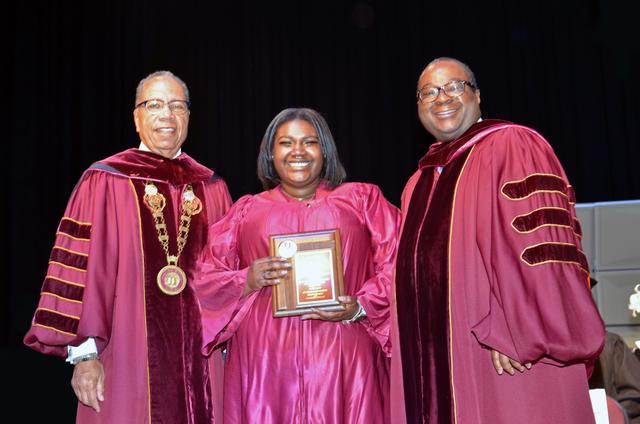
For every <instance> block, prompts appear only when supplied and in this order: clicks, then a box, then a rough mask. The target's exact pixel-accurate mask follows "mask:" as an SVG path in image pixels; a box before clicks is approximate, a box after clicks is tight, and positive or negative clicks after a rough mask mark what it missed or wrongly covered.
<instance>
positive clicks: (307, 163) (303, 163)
mask: <svg viewBox="0 0 640 424" xmlns="http://www.w3.org/2000/svg"><path fill="white" fill-rule="evenodd" d="M309 163H310V162H289V166H293V167H295V168H303V167H305V166H307V165H309Z"/></svg>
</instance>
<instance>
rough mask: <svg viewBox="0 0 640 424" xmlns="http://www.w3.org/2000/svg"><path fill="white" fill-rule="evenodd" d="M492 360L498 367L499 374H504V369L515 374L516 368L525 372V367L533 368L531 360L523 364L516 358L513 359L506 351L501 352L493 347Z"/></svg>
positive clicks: (495, 366) (496, 367) (494, 365)
mask: <svg viewBox="0 0 640 424" xmlns="http://www.w3.org/2000/svg"><path fill="white" fill-rule="evenodd" d="M491 361H492V362H493V367H494V368H495V369H496V372H497V373H498V375H502V373H503V372H504V371H506V372H507V373H508V374H509V375H514V374H515V373H516V371H515V370H518V371H520V372H524V371H525V369H527V370H528V369H531V362H527V363H526V364H524V366H523V365H522V364H521V363H520V362H518V361H516V360H515V359H511V358H509V357H508V356H507V355H505V354H504V353H500V352H498V351H497V350H493V349H491Z"/></svg>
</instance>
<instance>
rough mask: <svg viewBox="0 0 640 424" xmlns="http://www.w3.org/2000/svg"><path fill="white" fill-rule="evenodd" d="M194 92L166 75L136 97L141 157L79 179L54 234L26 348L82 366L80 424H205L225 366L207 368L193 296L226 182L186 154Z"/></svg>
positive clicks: (149, 81) (115, 161)
mask: <svg viewBox="0 0 640 424" xmlns="http://www.w3.org/2000/svg"><path fill="white" fill-rule="evenodd" d="M189 116H190V102H189V91H188V89H187V86H186V84H185V83H184V82H183V81H182V80H181V79H180V78H178V77H177V76H175V75H174V74H172V73H171V72H168V71H158V72H154V73H152V74H150V75H149V76H147V77H146V78H144V79H143V80H142V81H140V84H139V85H138V88H137V90H136V101H135V108H134V111H133V117H134V121H135V125H136V131H137V132H138V134H139V136H140V140H141V143H140V146H139V148H133V149H128V150H125V151H124V152H121V153H118V154H116V155H114V156H111V157H110V158H107V159H104V160H102V161H99V162H96V163H95V164H93V165H92V166H91V167H90V168H89V169H88V170H87V171H85V173H84V174H83V175H82V177H81V179H80V182H79V183H78V184H77V186H76V188H75V190H74V192H73V194H72V196H71V199H70V201H69V204H68V206H67V209H66V211H65V214H64V216H63V217H62V219H61V220H60V224H59V226H58V230H57V232H56V238H55V244H54V247H53V249H52V251H51V256H50V259H49V267H48V270H47V275H46V277H45V279H44V283H43V286H42V290H41V295H40V301H39V304H38V307H37V309H36V311H35V314H34V317H33V321H32V325H31V328H30V329H29V331H28V333H27V335H26V336H25V339H24V341H25V344H26V345H28V346H29V347H31V348H33V349H35V350H37V351H39V352H42V353H46V354H51V355H56V356H59V357H62V358H66V360H67V361H68V362H70V363H71V364H73V365H74V372H73V377H72V381H71V384H72V386H73V390H74V391H75V393H76V395H77V396H78V400H79V402H78V414H77V422H79V423H103V422H104V423H156V422H174V423H206V422H213V421H214V419H215V418H216V416H217V415H219V410H218V409H217V407H218V403H217V402H216V399H218V398H219V396H218V394H219V393H218V391H219V390H220V388H219V387H220V386H219V385H218V384H216V383H217V381H219V378H218V376H219V375H220V370H221V362H220V361H219V356H218V355H213V356H212V357H211V359H210V360H207V359H206V358H205V357H204V356H202V354H201V352H200V347H201V343H202V333H201V323H200V311H199V307H198V303H197V300H196V298H195V296H194V294H193V291H192V289H191V287H190V282H191V281H192V280H193V272H194V265H195V259H196V257H197V256H198V255H199V253H200V251H201V250H202V247H203V246H204V245H205V244H206V242H207V228H208V226H209V225H210V224H212V223H214V222H215V221H217V220H218V219H219V218H221V217H222V215H223V214H224V213H225V212H226V210H227V209H228V208H229V206H230V205H231V199H230V197H229V193H228V190H227V187H226V184H225V183H224V181H223V180H222V179H221V178H220V177H218V176H217V175H215V174H214V173H213V171H211V170H210V169H208V168H206V167H204V166H203V165H201V164H199V163H198V162H196V161H195V160H194V159H192V158H191V157H189V156H188V155H187V154H186V153H184V152H182V150H181V146H182V144H183V143H184V141H185V139H186V137H187V132H188V125H189Z"/></svg>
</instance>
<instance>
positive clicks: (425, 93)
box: [416, 81, 477, 103]
mask: <svg viewBox="0 0 640 424" xmlns="http://www.w3.org/2000/svg"><path fill="white" fill-rule="evenodd" d="M465 85H468V86H469V87H471V88H472V89H473V90H475V89H476V88H477V87H476V86H475V85H474V84H472V83H470V82H469V81H449V82H448V83H446V84H445V85H443V86H440V87H427V86H426V85H425V86H424V87H422V88H421V89H420V90H418V92H417V93H416V99H417V100H418V102H426V103H431V102H435V100H436V99H437V98H438V96H439V95H440V91H444V94H446V95H447V96H449V97H460V96H462V95H463V94H464V86H465Z"/></svg>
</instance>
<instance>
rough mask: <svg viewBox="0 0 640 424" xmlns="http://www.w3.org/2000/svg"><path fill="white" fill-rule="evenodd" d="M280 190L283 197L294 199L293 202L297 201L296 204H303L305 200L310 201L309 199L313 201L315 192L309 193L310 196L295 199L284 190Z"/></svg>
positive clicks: (295, 197)
mask: <svg viewBox="0 0 640 424" xmlns="http://www.w3.org/2000/svg"><path fill="white" fill-rule="evenodd" d="M281 189H282V192H283V193H284V195H285V196H287V197H288V198H290V199H295V200H297V201H298V202H304V201H305V200H310V199H313V198H314V197H316V192H315V190H314V192H313V193H311V194H310V195H308V196H302V197H297V196H293V195H291V194H289V193H287V191H286V190H285V189H284V188H281Z"/></svg>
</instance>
